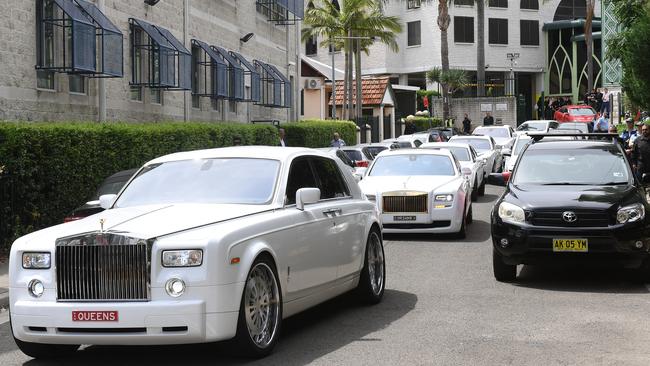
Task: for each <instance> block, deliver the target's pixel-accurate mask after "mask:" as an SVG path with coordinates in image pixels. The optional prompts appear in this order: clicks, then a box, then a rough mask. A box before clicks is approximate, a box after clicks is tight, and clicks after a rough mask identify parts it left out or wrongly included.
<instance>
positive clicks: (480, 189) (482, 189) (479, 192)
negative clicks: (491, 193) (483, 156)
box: [478, 179, 485, 197]
mask: <svg viewBox="0 0 650 366" xmlns="http://www.w3.org/2000/svg"><path fill="white" fill-rule="evenodd" d="M478 195H479V196H481V197H483V196H485V179H483V182H481V186H480V187H478Z"/></svg>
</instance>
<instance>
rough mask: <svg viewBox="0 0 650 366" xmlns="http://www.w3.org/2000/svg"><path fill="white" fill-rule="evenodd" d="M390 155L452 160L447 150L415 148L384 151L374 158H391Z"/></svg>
mask: <svg viewBox="0 0 650 366" xmlns="http://www.w3.org/2000/svg"><path fill="white" fill-rule="evenodd" d="M392 155H441V156H449V157H450V158H452V159H453V155H452V154H451V152H450V151H449V150H433V149H416V148H411V149H408V148H402V149H395V150H384V151H382V152H380V153H379V154H377V156H376V157H380V156H392Z"/></svg>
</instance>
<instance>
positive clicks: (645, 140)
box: [631, 124, 650, 179]
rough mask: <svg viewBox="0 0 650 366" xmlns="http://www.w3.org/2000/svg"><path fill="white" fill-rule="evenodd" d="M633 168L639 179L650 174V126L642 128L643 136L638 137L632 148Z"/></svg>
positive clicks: (644, 125) (645, 125)
mask: <svg viewBox="0 0 650 366" xmlns="http://www.w3.org/2000/svg"><path fill="white" fill-rule="evenodd" d="M631 158H632V168H633V169H634V172H635V173H636V175H637V177H638V178H639V179H641V178H642V177H643V174H647V173H650V126H649V125H647V124H643V126H641V136H639V137H637V139H636V140H635V141H634V145H633V146H632V156H631Z"/></svg>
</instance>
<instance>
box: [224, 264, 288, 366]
mask: <svg viewBox="0 0 650 366" xmlns="http://www.w3.org/2000/svg"><path fill="white" fill-rule="evenodd" d="M263 318H265V319H263ZM272 320H273V321H272ZM281 325H282V292H281V291H280V281H278V275H277V271H276V269H275V264H274V263H273V261H272V260H271V258H270V257H269V256H268V255H261V256H259V257H258V258H257V259H255V262H253V264H252V265H251V269H250V271H249V272H248V275H247V277H246V283H245V284H244V291H243V292H242V298H241V302H240V305H239V319H238V321H237V335H236V336H235V341H236V343H237V345H238V348H239V351H240V353H241V355H242V356H244V357H251V358H262V357H265V356H268V355H269V354H270V353H271V352H272V351H273V347H275V345H276V343H277V341H278V337H279V335H280V328H281ZM269 333H270V334H269Z"/></svg>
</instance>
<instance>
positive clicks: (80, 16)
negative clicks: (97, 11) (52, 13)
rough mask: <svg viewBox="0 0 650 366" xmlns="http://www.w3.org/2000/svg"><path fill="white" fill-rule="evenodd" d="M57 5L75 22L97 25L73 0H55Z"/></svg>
mask: <svg viewBox="0 0 650 366" xmlns="http://www.w3.org/2000/svg"><path fill="white" fill-rule="evenodd" d="M54 2H55V3H56V5H58V6H59V8H61V10H63V12H64V13H65V14H66V15H67V16H69V17H70V19H72V20H73V21H75V22H80V23H84V24H87V25H91V26H93V28H94V27H95V25H94V24H93V21H92V19H90V18H89V17H87V16H86V14H84V13H83V12H82V11H81V9H79V7H77V5H76V4H75V3H74V2H73V1H72V0H54Z"/></svg>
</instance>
